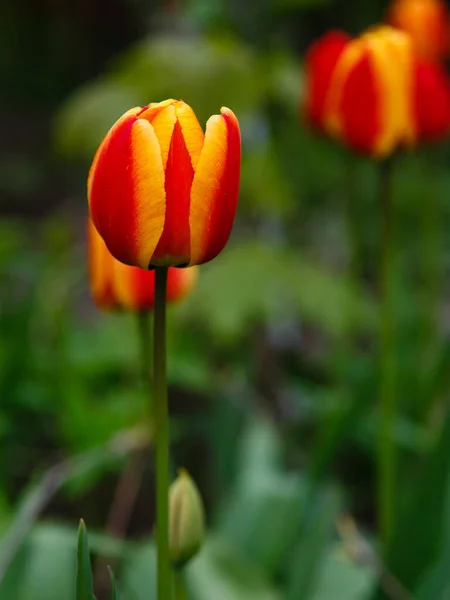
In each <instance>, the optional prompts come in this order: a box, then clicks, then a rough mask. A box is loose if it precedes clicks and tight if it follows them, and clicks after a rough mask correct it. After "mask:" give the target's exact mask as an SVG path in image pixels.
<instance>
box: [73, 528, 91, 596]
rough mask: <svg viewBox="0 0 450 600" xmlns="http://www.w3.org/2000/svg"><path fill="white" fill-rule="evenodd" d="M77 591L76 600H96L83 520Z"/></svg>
mask: <svg viewBox="0 0 450 600" xmlns="http://www.w3.org/2000/svg"><path fill="white" fill-rule="evenodd" d="M76 590H77V595H76V600H95V596H94V590H93V587H92V568H91V558H90V555H89V545H88V538H87V531H86V526H85V524H84V521H83V520H81V521H80V527H79V529H78V547H77V581H76Z"/></svg>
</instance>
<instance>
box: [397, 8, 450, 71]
mask: <svg viewBox="0 0 450 600" xmlns="http://www.w3.org/2000/svg"><path fill="white" fill-rule="evenodd" d="M387 19H388V21H389V23H391V24H392V25H393V26H394V27H397V28H398V29H403V30H404V31H407V32H408V33H409V34H410V36H411V37H412V39H413V43H414V47H415V49H416V51H417V53H418V54H419V55H420V56H421V57H422V58H425V59H430V60H438V59H440V58H444V57H446V56H447V55H448V51H449V35H450V18H449V12H448V9H447V7H446V5H445V2H443V1H442V0H395V1H394V2H393V3H392V5H391V7H390V10H389V12H388V17H387Z"/></svg>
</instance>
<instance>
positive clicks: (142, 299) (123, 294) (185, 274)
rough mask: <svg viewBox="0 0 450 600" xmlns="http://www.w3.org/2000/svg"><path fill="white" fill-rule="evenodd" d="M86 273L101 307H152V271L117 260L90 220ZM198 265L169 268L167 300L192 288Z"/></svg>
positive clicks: (139, 309) (185, 293) (134, 308)
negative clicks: (87, 267) (87, 272)
mask: <svg viewBox="0 0 450 600" xmlns="http://www.w3.org/2000/svg"><path fill="white" fill-rule="evenodd" d="M88 246H89V276H90V283H91V292H92V296H93V298H94V300H95V302H96V304H97V306H98V307H99V308H102V309H104V310H114V309H122V310H130V311H135V312H142V311H149V310H153V308H154V305H155V273H154V271H146V270H144V269H141V268H139V267H129V266H128V265H124V264H123V263H121V262H119V261H118V260H116V259H115V258H114V257H113V256H112V255H111V253H110V252H109V250H108V248H107V247H106V245H105V243H104V241H103V240H102V238H101V237H100V235H99V234H98V232H97V230H96V229H95V226H94V224H93V223H92V221H91V220H89V225H88ZM197 275H198V267H192V268H188V269H169V272H168V277H167V294H166V298H167V301H168V302H176V301H178V300H181V299H182V298H184V297H185V296H186V295H187V294H188V293H189V292H190V290H191V289H192V287H193V285H194V283H195V281H196V279H197Z"/></svg>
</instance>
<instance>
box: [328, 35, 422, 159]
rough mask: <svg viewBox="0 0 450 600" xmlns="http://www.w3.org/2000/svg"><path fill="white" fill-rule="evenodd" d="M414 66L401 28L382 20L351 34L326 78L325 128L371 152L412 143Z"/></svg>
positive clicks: (376, 153)
mask: <svg viewBox="0 0 450 600" xmlns="http://www.w3.org/2000/svg"><path fill="white" fill-rule="evenodd" d="M413 71H414V53H413V50H412V44H411V41H410V39H409V36H408V35H407V34H406V33H404V32H400V31H398V30H396V29H394V28H392V27H388V26H382V27H377V28H375V29H371V30H369V31H368V32H366V33H365V34H363V35H361V36H360V37H358V38H356V39H354V40H351V41H350V42H349V43H348V44H347V45H346V46H345V48H344V50H343V51H342V52H341V54H340V56H339V59H338V61H337V64H336V67H335V69H334V71H333V75H332V77H331V80H330V87H329V91H328V95H327V98H326V103H325V111H324V124H325V129H326V130H327V131H328V133H329V134H330V135H332V136H333V137H335V138H337V139H338V140H340V141H342V142H344V143H346V144H348V145H349V146H350V147H352V148H353V149H355V150H357V151H359V152H363V153H366V154H369V155H371V156H373V157H375V158H383V157H386V156H388V155H389V154H391V153H392V152H393V151H394V150H396V149H397V148H399V147H402V146H410V145H412V144H413V143H414V142H415V139H416V125H415V122H414V115H413V94H412V92H413Z"/></svg>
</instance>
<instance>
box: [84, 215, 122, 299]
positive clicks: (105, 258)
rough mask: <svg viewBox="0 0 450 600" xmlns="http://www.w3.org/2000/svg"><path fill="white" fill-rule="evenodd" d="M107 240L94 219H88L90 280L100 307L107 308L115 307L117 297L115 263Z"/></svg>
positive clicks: (92, 291) (94, 296)
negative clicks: (103, 237)
mask: <svg viewBox="0 0 450 600" xmlns="http://www.w3.org/2000/svg"><path fill="white" fill-rule="evenodd" d="M115 262H117V261H116V260H115V259H114V258H113V257H112V255H111V254H110V252H109V250H108V248H107V247H106V246H105V242H104V241H103V240H102V238H101V236H100V234H99V233H98V231H97V230H96V228H95V225H94V223H93V222H92V219H89V220H88V264H89V282H90V287H91V293H92V297H93V298H94V300H95V302H96V303H97V305H98V307H99V308H103V309H105V310H108V309H112V308H115V307H116V306H117V299H116V297H115V295H114V272H113V271H114V263H115Z"/></svg>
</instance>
